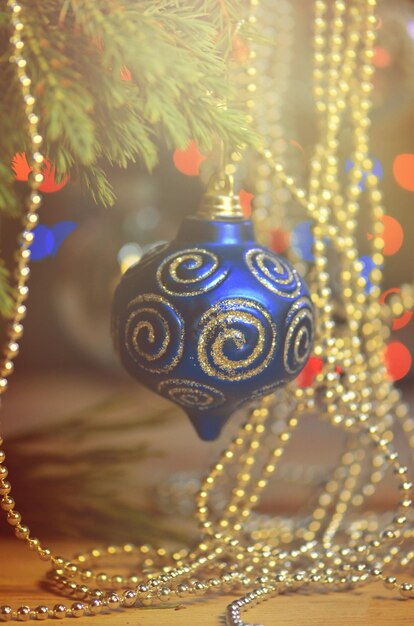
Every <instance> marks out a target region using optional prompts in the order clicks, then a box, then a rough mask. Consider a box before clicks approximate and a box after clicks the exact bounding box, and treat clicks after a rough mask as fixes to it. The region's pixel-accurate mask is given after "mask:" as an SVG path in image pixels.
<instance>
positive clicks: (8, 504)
mask: <svg viewBox="0 0 414 626" xmlns="http://www.w3.org/2000/svg"><path fill="white" fill-rule="evenodd" d="M0 506H1V508H2V509H3V511H12V510H13V509H14V506H15V501H14V500H13V498H11V497H10V496H4V497H3V498H2V499H1V501H0Z"/></svg>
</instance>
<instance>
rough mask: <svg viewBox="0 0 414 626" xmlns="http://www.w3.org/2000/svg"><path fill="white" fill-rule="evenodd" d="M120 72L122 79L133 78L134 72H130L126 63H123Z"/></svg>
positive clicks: (128, 79)
mask: <svg viewBox="0 0 414 626" xmlns="http://www.w3.org/2000/svg"><path fill="white" fill-rule="evenodd" d="M119 74H120V76H121V78H122V80H127V81H130V80H132V74H131V72H130V70H129V69H128V68H127V66H126V65H123V66H122V67H121V69H120V71H119Z"/></svg>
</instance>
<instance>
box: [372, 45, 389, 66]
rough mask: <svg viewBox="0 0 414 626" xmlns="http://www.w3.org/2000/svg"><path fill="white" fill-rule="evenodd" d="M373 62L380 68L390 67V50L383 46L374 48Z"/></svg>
mask: <svg viewBox="0 0 414 626" xmlns="http://www.w3.org/2000/svg"><path fill="white" fill-rule="evenodd" d="M373 63H374V65H375V67H378V68H380V69H383V68H385V67H389V66H390V65H391V55H390V53H389V51H388V50H387V49H386V48H383V47H382V46H377V47H376V48H375V50H374V59H373Z"/></svg>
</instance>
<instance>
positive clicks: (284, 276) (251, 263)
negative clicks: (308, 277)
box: [245, 248, 302, 298]
mask: <svg viewBox="0 0 414 626" xmlns="http://www.w3.org/2000/svg"><path fill="white" fill-rule="evenodd" d="M245 259H246V263H247V265H248V267H249V269H250V271H251V272H252V274H253V276H254V277H255V278H256V279H257V280H258V281H259V282H260V283H261V284H262V285H264V286H265V287H267V289H269V290H270V291H272V292H273V293H277V294H278V295H279V296H283V297H284V298H297V297H298V295H299V294H300V292H301V289H302V281H301V279H300V276H299V274H298V272H297V271H296V270H295V268H293V267H291V266H290V264H289V263H287V262H286V261H285V260H284V259H282V258H280V257H278V256H276V255H275V254H272V253H271V252H267V251H266V250H262V249H261V248H252V249H251V250H248V251H247V252H246V255H245Z"/></svg>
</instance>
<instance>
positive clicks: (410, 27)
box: [407, 20, 414, 40]
mask: <svg viewBox="0 0 414 626" xmlns="http://www.w3.org/2000/svg"><path fill="white" fill-rule="evenodd" d="M407 33H408V34H409V36H410V37H411V39H413V40H414V20H409V21H408V22H407Z"/></svg>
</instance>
